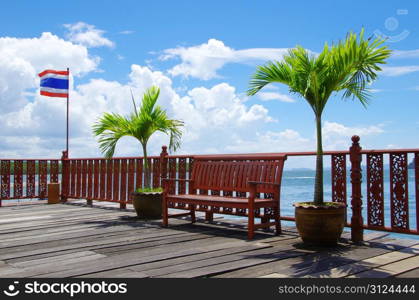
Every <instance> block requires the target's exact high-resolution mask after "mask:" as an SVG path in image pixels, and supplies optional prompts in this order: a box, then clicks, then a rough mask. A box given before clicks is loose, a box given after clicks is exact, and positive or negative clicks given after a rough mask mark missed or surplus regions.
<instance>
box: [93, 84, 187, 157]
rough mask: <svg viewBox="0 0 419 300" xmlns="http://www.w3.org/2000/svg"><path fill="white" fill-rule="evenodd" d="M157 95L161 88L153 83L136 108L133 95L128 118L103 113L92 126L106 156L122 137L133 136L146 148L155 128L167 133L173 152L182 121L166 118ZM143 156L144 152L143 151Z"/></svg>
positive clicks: (179, 134) (180, 132) (179, 136)
mask: <svg viewBox="0 0 419 300" xmlns="http://www.w3.org/2000/svg"><path fill="white" fill-rule="evenodd" d="M159 94H160V89H159V88H158V87H155V86H152V87H150V88H149V89H147V90H146V91H145V93H144V95H143V98H142V101H141V105H140V106H139V107H138V109H137V106H136V105H135V101H134V99H133V97H132V100H133V104H134V112H133V113H131V115H130V116H129V117H124V116H121V115H118V114H110V113H104V114H103V116H102V117H101V118H100V119H99V120H98V121H97V122H96V123H95V124H94V125H93V134H94V135H95V136H97V137H98V138H99V139H98V142H99V148H100V150H101V151H102V153H104V155H105V156H106V157H108V158H110V157H112V156H113V154H114V153H115V148H116V144H117V143H118V141H119V139H120V138H121V137H124V136H132V137H134V138H136V139H137V140H138V141H139V142H140V143H141V145H142V146H143V149H146V146H147V142H148V140H149V139H150V137H151V136H152V135H153V134H154V133H156V132H157V131H160V132H163V133H166V134H168V135H169V138H170V143H169V149H170V150H172V151H176V150H177V149H178V148H179V146H180V144H181V137H182V130H181V128H182V127H183V125H184V123H183V122H182V121H180V120H172V119H169V117H168V116H167V113H166V111H164V110H163V109H162V108H161V107H160V106H159V105H156V103H157V99H158V97H159ZM131 95H132V94H131ZM144 152H146V151H144ZM144 156H147V154H146V153H144Z"/></svg>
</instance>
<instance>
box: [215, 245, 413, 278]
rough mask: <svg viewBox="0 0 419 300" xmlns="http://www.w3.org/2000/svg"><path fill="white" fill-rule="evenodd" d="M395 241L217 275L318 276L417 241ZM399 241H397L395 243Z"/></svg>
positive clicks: (224, 276)
mask: <svg viewBox="0 0 419 300" xmlns="http://www.w3.org/2000/svg"><path fill="white" fill-rule="evenodd" d="M394 241H395V240H394V239H379V240H373V241H371V242H364V243H363V244H362V245H352V244H349V245H341V246H340V247H335V248H332V249H330V250H328V249H323V250H321V249H319V251H317V252H315V253H313V254H309V255H306V256H301V257H295V258H291V259H286V260H283V261H280V262H271V263H266V264H264V265H262V266H255V267H250V268H246V269H242V270H238V271H234V272H228V273H226V274H220V275H218V276H217V277H221V278H236V277H247V278H254V277H262V276H266V275H270V274H274V273H275V274H276V276H278V277H302V276H305V275H308V274H312V273H318V272H322V271H325V270H329V269H333V268H336V267H339V266H342V265H347V264H351V263H355V262H357V261H359V260H362V259H367V258H370V257H373V256H377V255H380V254H384V253H387V252H391V251H394V250H398V249H401V248H404V247H409V246H412V245H414V244H416V243H417V241H401V242H400V244H404V245H397V244H395V243H394ZM397 241H398V240H397Z"/></svg>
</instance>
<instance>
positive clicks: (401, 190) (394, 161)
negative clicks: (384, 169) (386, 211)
mask: <svg viewBox="0 0 419 300" xmlns="http://www.w3.org/2000/svg"><path fill="white" fill-rule="evenodd" d="M407 165H408V161H407V153H391V154H390V199H391V227H392V228H396V229H409V205H408V201H409V200H408V199H409V198H408V195H409V194H408V184H407V180H408V178H407Z"/></svg>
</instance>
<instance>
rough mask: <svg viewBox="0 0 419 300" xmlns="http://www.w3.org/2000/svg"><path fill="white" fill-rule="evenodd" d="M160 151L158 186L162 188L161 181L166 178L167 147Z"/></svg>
mask: <svg viewBox="0 0 419 300" xmlns="http://www.w3.org/2000/svg"><path fill="white" fill-rule="evenodd" d="M161 149H162V151H161V153H160V186H161V187H162V182H163V181H162V180H163V179H164V178H167V156H168V153H167V146H162V147H161Z"/></svg>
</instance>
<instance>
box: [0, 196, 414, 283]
mask: <svg viewBox="0 0 419 300" xmlns="http://www.w3.org/2000/svg"><path fill="white" fill-rule="evenodd" d="M0 235H1V241H2V243H1V246H0V276H1V277H138V278H141V277H187V278H193V277H221V278H226V277H304V276H307V277H389V276H401V277H417V276H418V270H419V256H418V254H419V245H418V244H419V241H417V240H416V241H415V240H407V239H394V238H389V237H388V236H386V235H385V234H382V233H373V234H369V235H367V236H366V241H365V242H363V243H361V244H357V245H355V244H353V243H351V242H350V241H349V240H348V237H349V234H348V233H344V235H343V239H342V240H341V241H340V243H339V245H338V246H336V247H333V248H319V247H307V246H305V245H303V244H302V243H301V240H300V239H299V237H298V234H297V233H296V230H295V228H292V227H286V228H284V230H283V233H282V234H281V235H279V236H275V235H274V234H273V232H263V231H258V233H257V234H256V235H255V239H254V240H252V241H247V240H246V236H247V231H246V228H245V224H244V223H243V221H242V220H241V219H223V218H216V219H214V222H211V223H207V222H204V220H203V219H199V218H198V222H197V223H195V224H190V222H189V220H187V219H173V220H171V226H170V227H169V228H163V227H161V222H160V221H159V220H153V221H151V220H150V221H144V220H139V219H138V218H137V217H136V215H135V212H134V210H133V209H132V208H130V207H129V208H128V209H124V210H121V209H119V208H117V207H116V205H114V204H112V203H95V204H94V205H93V206H87V205H85V204H84V203H83V202H81V201H73V202H69V203H67V204H56V205H44V204H40V205H28V206H25V205H21V206H14V207H13V206H10V207H2V208H0Z"/></svg>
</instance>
